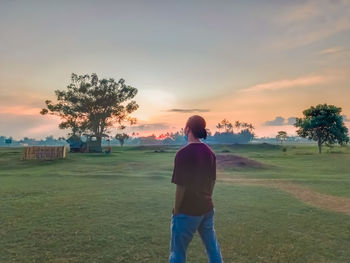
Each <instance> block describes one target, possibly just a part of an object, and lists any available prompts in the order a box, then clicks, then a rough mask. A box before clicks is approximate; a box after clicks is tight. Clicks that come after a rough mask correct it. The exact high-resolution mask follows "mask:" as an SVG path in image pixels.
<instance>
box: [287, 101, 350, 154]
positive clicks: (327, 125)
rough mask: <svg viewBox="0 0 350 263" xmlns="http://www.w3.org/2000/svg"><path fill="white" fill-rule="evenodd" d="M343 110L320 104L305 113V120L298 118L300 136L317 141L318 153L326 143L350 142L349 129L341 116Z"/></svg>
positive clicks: (297, 125)
mask: <svg viewBox="0 0 350 263" xmlns="http://www.w3.org/2000/svg"><path fill="white" fill-rule="evenodd" d="M341 111H342V109H341V108H338V107H336V106H334V105H327V104H319V105H317V106H316V107H313V106H312V107H311V108H309V109H306V110H304V111H303V114H304V117H303V118H296V123H295V124H294V125H295V127H297V128H299V129H298V130H297V133H298V135H299V136H301V137H304V138H308V139H309V140H314V141H317V145H318V152H319V153H320V154H321V153H322V145H323V144H324V143H327V144H334V143H339V144H340V145H343V144H345V143H348V142H349V137H348V129H347V128H346V126H345V125H344V120H343V117H342V116H341V115H340V113H341Z"/></svg>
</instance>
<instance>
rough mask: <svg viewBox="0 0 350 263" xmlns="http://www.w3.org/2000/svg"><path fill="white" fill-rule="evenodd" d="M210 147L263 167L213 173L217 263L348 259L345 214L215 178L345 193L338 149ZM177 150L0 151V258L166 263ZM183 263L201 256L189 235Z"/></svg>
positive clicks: (345, 161) (348, 152) (345, 169)
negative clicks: (26, 155) (284, 182)
mask: <svg viewBox="0 0 350 263" xmlns="http://www.w3.org/2000/svg"><path fill="white" fill-rule="evenodd" d="M213 148H214V150H215V152H216V153H217V154H238V155H242V156H245V157H248V158H251V159H254V160H257V161H259V162H261V163H263V164H265V165H266V166H265V167H264V168H261V169H260V168H258V169H253V168H227V169H221V168H220V169H218V182H217V184H216V186H215V190H214V203H215V209H216V215H215V216H216V217H215V220H216V222H215V223H216V231H217V235H218V239H219V242H220V245H221V248H222V253H223V257H224V261H225V262H350V216H349V215H346V214H342V213H337V212H332V211H327V210H323V209H319V208H316V207H313V206H310V205H307V204H305V203H303V202H302V201H300V200H298V199H295V198H294V197H292V196H290V195H289V194H287V193H285V192H283V191H281V190H278V189H274V188H269V187H264V186H259V185H240V184H229V183H227V182H226V183H224V182H220V181H219V179H220V178H223V177H226V178H246V179H251V178H266V179H288V180H291V181H292V182H294V183H297V184H301V185H303V186H306V187H309V188H310V189H312V190H313V191H316V192H320V193H323V194H328V195H334V196H341V197H350V165H349V164H350V149H349V148H348V147H335V148H333V149H327V148H325V149H324V152H325V153H324V154H323V155H321V156H320V155H318V154H317V149H316V147H314V146H287V148H286V151H282V148H283V147H275V146H270V145H266V144H263V145H231V146H230V145H226V146H214V147H213ZM160 149H162V150H164V152H155V150H160ZM177 149H178V147H174V146H172V147H166V146H163V147H156V146H149V147H146V146H145V147H124V148H120V147H114V148H113V153H112V154H111V155H105V154H68V155H67V158H66V159H64V160H57V161H42V162H38V161H22V160H21V155H22V149H20V148H0V262H132V263H133V262H135V263H138V262H167V258H168V255H169V240H170V219H171V210H172V207H173V200H174V199H173V198H174V190H175V186H174V185H173V184H171V183H170V178H171V174H172V169H173V159H174V156H175V153H176V150H177ZM223 151H224V152H225V153H223ZM188 262H190V263H191V262H207V259H206V254H205V251H204V248H203V246H202V244H201V241H200V238H199V236H198V235H196V236H195V237H194V239H193V242H192V243H191V244H190V246H189V250H188Z"/></svg>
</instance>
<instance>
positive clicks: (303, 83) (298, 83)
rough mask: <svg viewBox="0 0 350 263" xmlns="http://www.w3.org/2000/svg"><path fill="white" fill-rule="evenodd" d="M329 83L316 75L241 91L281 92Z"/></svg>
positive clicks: (258, 85) (265, 84) (273, 82)
mask: <svg viewBox="0 0 350 263" xmlns="http://www.w3.org/2000/svg"><path fill="white" fill-rule="evenodd" d="M327 81H328V77H325V76H321V75H315V76H306V77H300V78H296V79H285V80H278V81H272V82H266V83H262V84H257V85H254V86H252V87H249V88H246V89H243V90H241V91H244V92H251V91H263V90H279V89H288V88H297V87H307V86H313V85H316V84H324V83H326V82H327Z"/></svg>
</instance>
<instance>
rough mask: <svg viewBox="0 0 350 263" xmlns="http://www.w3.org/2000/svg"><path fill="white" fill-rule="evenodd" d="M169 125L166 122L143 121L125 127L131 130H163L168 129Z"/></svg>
mask: <svg viewBox="0 0 350 263" xmlns="http://www.w3.org/2000/svg"><path fill="white" fill-rule="evenodd" d="M169 128H170V126H169V125H168V124H167V123H163V122H160V123H145V124H139V125H133V126H129V127H127V128H126V129H128V130H131V131H154V130H165V129H169Z"/></svg>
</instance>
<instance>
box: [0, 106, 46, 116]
mask: <svg viewBox="0 0 350 263" xmlns="http://www.w3.org/2000/svg"><path fill="white" fill-rule="evenodd" d="M40 110H41V109H40V108H28V107H24V106H7V107H0V114H9V115H16V116H27V115H32V116H33V115H39V114H40Z"/></svg>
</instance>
